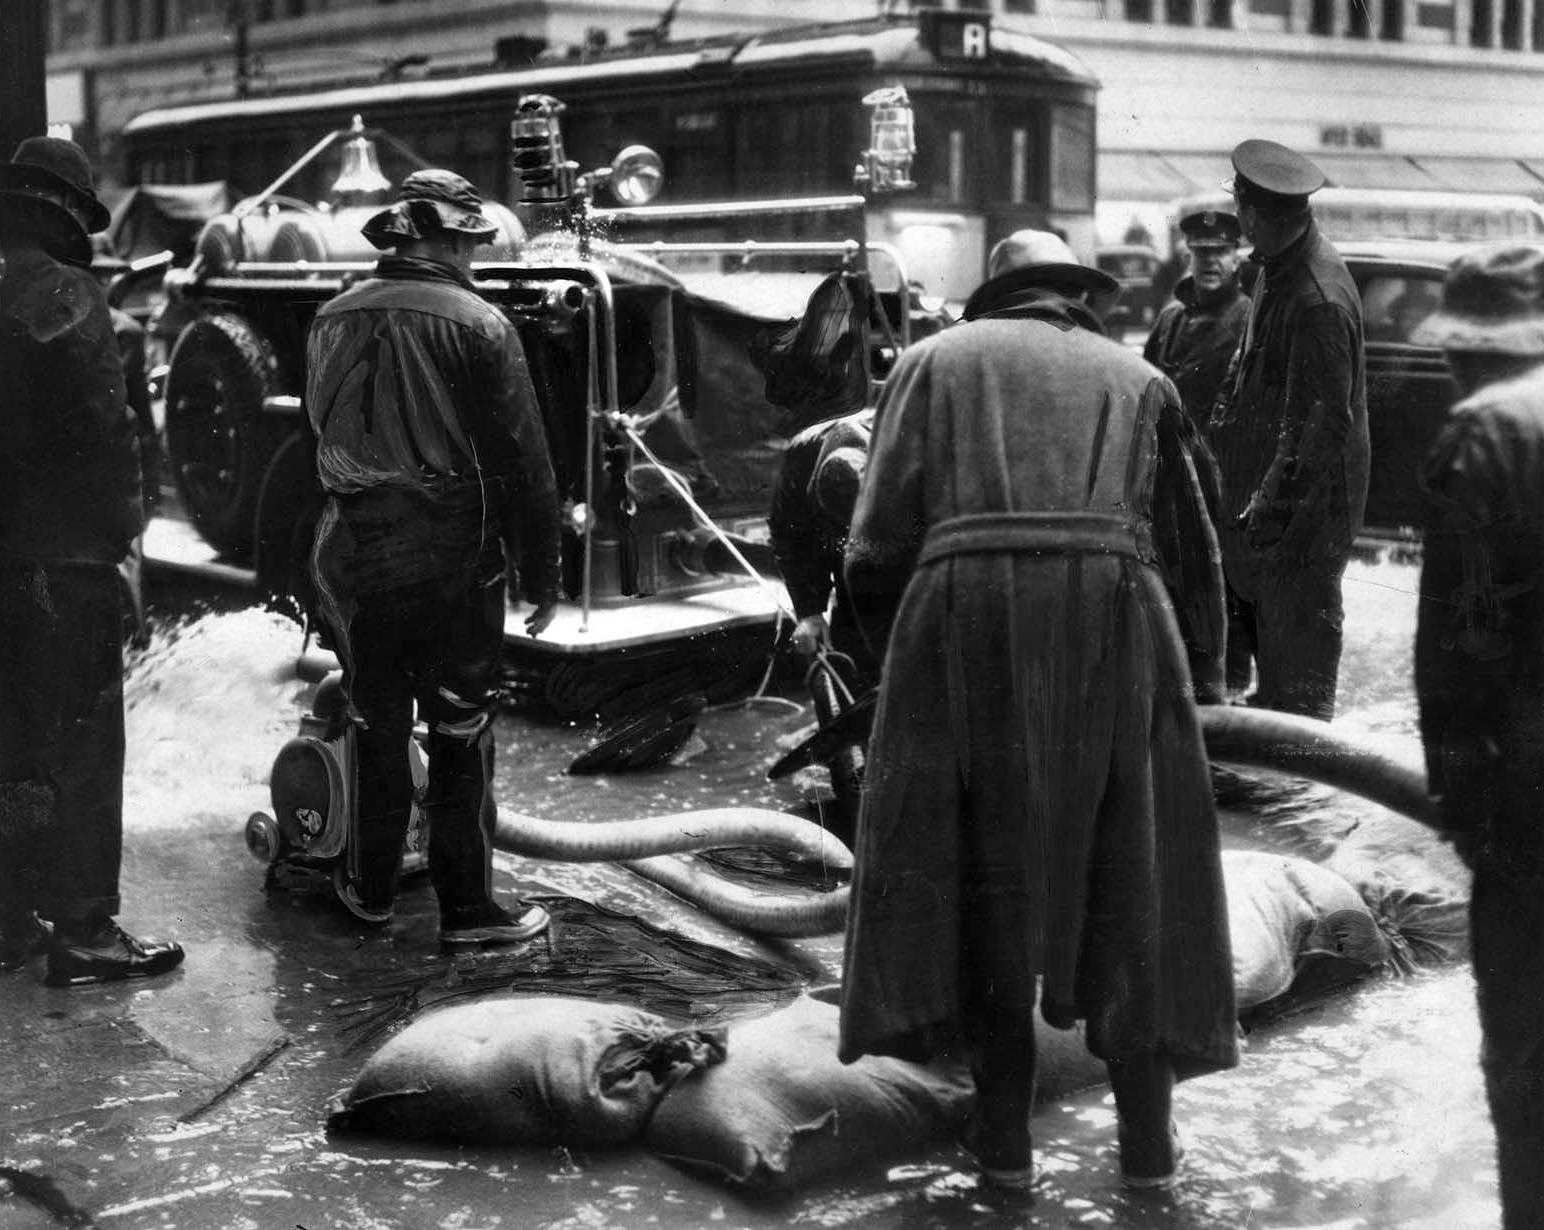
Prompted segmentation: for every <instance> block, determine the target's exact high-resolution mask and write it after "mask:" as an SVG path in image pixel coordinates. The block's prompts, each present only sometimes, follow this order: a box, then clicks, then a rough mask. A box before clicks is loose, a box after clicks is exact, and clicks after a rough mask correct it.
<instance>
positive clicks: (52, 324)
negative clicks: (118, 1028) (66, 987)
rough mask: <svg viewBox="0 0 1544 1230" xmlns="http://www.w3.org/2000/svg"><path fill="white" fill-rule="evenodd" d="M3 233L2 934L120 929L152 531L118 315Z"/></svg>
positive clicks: (88, 281)
mask: <svg viewBox="0 0 1544 1230" xmlns="http://www.w3.org/2000/svg"><path fill="white" fill-rule="evenodd" d="M21 230H22V227H21V225H20V223H19V222H18V221H17V220H16V219H14V218H12V217H9V216H7V217H6V218H4V219H0V235H3V237H4V239H5V245H4V252H3V263H0V388H3V389H4V390H5V392H4V394H3V395H0V424H3V425H4V435H5V442H6V445H5V448H4V449H3V450H0V628H3V629H4V632H3V634H0V851H3V853H0V929H3V930H6V931H10V932H11V933H13V934H22V933H24V931H22V930H20V928H22V927H24V926H25V925H26V920H27V918H28V916H29V914H30V912H31V911H32V910H34V909H36V910H38V911H40V912H41V913H42V914H43V916H44V917H45V918H48V919H50V920H52V921H53V922H55V923H81V922H83V921H85V920H87V919H92V918H97V917H102V916H107V915H111V914H115V913H117V911H118V904H119V901H118V873H119V863H120V858H121V854H122V843H123V755H124V731H123V648H122V637H123V617H122V607H121V595H120V593H119V580H118V573H117V564H118V562H119V561H120V560H121V559H123V557H124V556H125V555H126V554H127V553H128V551H129V548H130V545H131V543H132V542H133V539H134V537H135V535H137V534H138V533H139V532H140V529H141V528H142V527H143V524H144V510H143V508H142V506H141V502H140V476H139V456H138V450H137V447H136V444H135V439H134V428H133V425H132V424H131V422H130V418H129V414H128V411H127V410H126V409H125V407H124V378H123V365H122V363H121V362H120V360H119V357H118V348H117V345H116V343H115V342H114V340H113V328H112V322H111V319H110V318H109V315H108V308H107V300H106V298H105V296H104V295H103V293H102V289H101V287H100V286H99V285H98V284H97V282H96V279H95V278H93V277H92V275H91V272H90V271H89V270H88V269H84V268H80V267H78V266H75V265H72V264H69V263H66V262H63V261H60V260H57V259H55V257H53V256H52V255H50V254H49V253H48V252H46V251H45V250H44V249H43V248H42V247H40V246H38V245H37V244H35V243H33V242H29V241H28V240H27V239H25V238H24V237H23V236H22V235H21V234H20V233H19V232H20V231H21Z"/></svg>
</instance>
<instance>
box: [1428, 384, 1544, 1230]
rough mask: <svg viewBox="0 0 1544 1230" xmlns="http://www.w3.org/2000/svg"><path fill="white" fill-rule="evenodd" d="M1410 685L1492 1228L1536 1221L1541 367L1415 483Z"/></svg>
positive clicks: (1461, 412)
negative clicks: (1466, 1031) (1452, 936)
mask: <svg viewBox="0 0 1544 1230" xmlns="http://www.w3.org/2000/svg"><path fill="white" fill-rule="evenodd" d="M1422 481H1423V484H1424V486H1425V487H1426V490H1427V491H1428V493H1429V495H1430V497H1431V500H1430V503H1431V515H1430V518H1429V520H1428V524H1427V527H1426V534H1425V537H1424V539H1423V548H1422V564H1421V605H1420V615H1419V618H1418V621H1417V624H1416V642H1415V654H1416V656H1415V686H1416V697H1417V699H1418V700H1419V702H1420V710H1421V739H1422V741H1423V743H1424V745H1425V749H1426V764H1427V776H1428V782H1429V787H1430V790H1431V792H1432V793H1433V794H1435V795H1439V796H1440V797H1441V799H1442V804H1443V807H1442V816H1443V822H1444V823H1445V824H1446V826H1447V827H1448V829H1449V830H1450V831H1452V832H1453V833H1455V834H1461V835H1462V836H1463V838H1464V839H1465V847H1464V848H1465V849H1466V850H1467V852H1468V856H1469V860H1470V863H1471V865H1472V866H1473V868H1474V885H1473V890H1472V893H1471V897H1470V907H1469V910H1470V920H1469V921H1470V944H1471V947H1472V951H1473V958H1474V977H1475V984H1476V990H1477V993H1478V999H1479V1009H1480V1024H1481V1027H1482V1029H1483V1031H1484V1038H1485V1041H1484V1047H1483V1050H1482V1054H1481V1066H1482V1067H1483V1068H1484V1070H1485V1078H1486V1091H1487V1095H1488V1097H1489V1100H1490V1108H1491V1117H1492V1119H1493V1120H1494V1122H1495V1125H1496V1134H1497V1143H1498V1157H1499V1160H1500V1169H1501V1199H1502V1208H1503V1210H1504V1216H1503V1222H1504V1224H1505V1225H1507V1226H1514V1225H1515V1226H1534V1225H1537V1224H1538V1212H1539V1210H1540V1209H1541V1208H1544V1195H1541V1190H1540V1180H1539V1172H1538V1158H1539V1148H1540V1125H1539V1106H1540V1103H1541V1099H1544V1017H1541V1016H1540V1013H1539V1004H1540V1002H1541V1001H1544V961H1541V959H1540V945H1539V937H1540V935H1541V934H1544V825H1541V824H1540V822H1539V817H1540V813H1541V811H1544V364H1541V365H1540V366H1537V367H1535V368H1533V369H1532V370H1531V371H1530V372H1528V373H1526V374H1525V375H1522V376H1520V377H1517V378H1515V379H1510V380H1503V381H1499V382H1496V383H1493V384H1489V385H1486V386H1484V387H1483V388H1481V389H1480V390H1479V391H1478V392H1476V393H1475V394H1473V395H1472V396H1470V397H1468V398H1466V399H1465V400H1464V401H1462V402H1460V403H1459V404H1458V405H1457V406H1455V407H1454V408H1453V411H1452V415H1451V418H1450V419H1449V421H1448V424H1447V425H1446V426H1445V427H1444V428H1443V430H1442V432H1441V434H1440V435H1439V436H1438V437H1437V440H1436V442H1435V444H1434V445H1433V447H1432V450H1431V453H1430V455H1429V456H1428V458H1427V461H1426V466H1425V469H1424V471H1423V474H1422Z"/></svg>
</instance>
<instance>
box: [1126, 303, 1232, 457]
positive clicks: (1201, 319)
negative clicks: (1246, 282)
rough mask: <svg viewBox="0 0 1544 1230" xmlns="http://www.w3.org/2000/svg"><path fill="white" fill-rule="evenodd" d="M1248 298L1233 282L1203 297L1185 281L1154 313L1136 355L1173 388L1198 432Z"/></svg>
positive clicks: (1221, 376) (1219, 383)
mask: <svg viewBox="0 0 1544 1230" xmlns="http://www.w3.org/2000/svg"><path fill="white" fill-rule="evenodd" d="M1248 314H1249V296H1248V295H1246V294H1245V293H1244V291H1243V289H1242V288H1241V287H1240V286H1239V284H1238V279H1237V278H1234V279H1233V280H1232V281H1230V282H1229V283H1228V284H1227V285H1226V286H1224V287H1222V288H1221V289H1220V290H1218V291H1217V292H1216V293H1215V294H1213V295H1203V294H1201V293H1200V292H1199V291H1198V290H1197V289H1196V285H1195V279H1194V278H1191V277H1188V276H1187V277H1185V278H1182V279H1181V280H1180V284H1179V285H1178V286H1176V287H1175V288H1174V298H1173V299H1172V300H1170V301H1169V302H1168V303H1166V304H1164V306H1163V310H1162V311H1161V312H1159V313H1158V320H1157V321H1156V322H1155V323H1154V325H1153V331H1152V332H1151V333H1150V334H1148V336H1147V345H1146V346H1144V347H1143V349H1142V357H1143V358H1144V359H1146V360H1147V361H1148V362H1149V363H1151V364H1152V365H1153V366H1154V367H1156V368H1157V369H1158V370H1159V371H1161V372H1162V373H1163V374H1164V375H1165V376H1167V377H1168V378H1169V379H1170V380H1172V381H1174V387H1175V388H1176V389H1178V390H1179V399H1180V402H1181V403H1182V404H1183V405H1184V407H1185V413H1186V414H1188V415H1190V417H1191V418H1192V419H1193V420H1194V421H1195V422H1196V423H1198V424H1200V425H1201V426H1202V427H1203V428H1204V427H1205V425H1206V421H1207V419H1208V418H1209V417H1210V415H1211V412H1212V405H1213V404H1214V403H1215V402H1216V400H1217V394H1218V392H1219V391H1220V390H1221V389H1222V382H1223V380H1224V378H1225V377H1226V376H1227V374H1228V365H1229V363H1230V362H1231V361H1232V359H1233V352H1234V351H1235V350H1237V349H1238V343H1239V339H1240V338H1242V337H1243V336H1244V318H1245V317H1246V316H1247V315H1248Z"/></svg>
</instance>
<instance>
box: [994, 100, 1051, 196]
mask: <svg viewBox="0 0 1544 1230" xmlns="http://www.w3.org/2000/svg"><path fill="white" fill-rule="evenodd" d="M1045 110H1046V109H1045V104H1043V103H1037V102H1030V101H1026V100H1022V99H1020V100H1014V101H1005V102H998V103H995V104H993V105H992V106H991V107H990V109H989V110H988V112H987V124H986V128H985V133H984V136H983V138H982V139H983V142H984V147H985V149H986V150H987V156H986V158H985V159H984V160H983V161H984V165H983V166H982V169H981V173H982V174H983V175H984V176H985V185H984V186H985V189H986V199H987V200H988V201H990V202H991V203H993V204H994V205H1039V204H1044V202H1045Z"/></svg>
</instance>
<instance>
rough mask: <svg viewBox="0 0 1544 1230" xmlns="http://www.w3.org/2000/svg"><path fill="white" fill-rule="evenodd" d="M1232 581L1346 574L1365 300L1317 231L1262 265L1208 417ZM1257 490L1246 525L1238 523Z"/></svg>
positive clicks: (1361, 470)
mask: <svg viewBox="0 0 1544 1230" xmlns="http://www.w3.org/2000/svg"><path fill="white" fill-rule="evenodd" d="M1206 435H1207V440H1208V442H1209V443H1210V444H1211V446H1212V450H1213V451H1214V452H1215V453H1216V455H1217V464H1218V467H1219V468H1220V470H1221V473H1222V507H1221V509H1220V512H1219V517H1218V524H1217V529H1218V533H1219V535H1220V537H1221V540H1222V553H1223V559H1224V561H1225V562H1226V564H1227V569H1228V580H1229V581H1230V582H1232V584H1233V585H1234V586H1235V588H1238V589H1239V590H1240V592H1243V593H1246V594H1247V593H1248V592H1250V589H1251V588H1252V587H1250V586H1249V585H1248V572H1249V571H1250V570H1259V569H1269V570H1272V571H1276V572H1280V571H1281V570H1290V569H1295V568H1320V569H1330V570H1335V569H1339V568H1342V567H1344V565H1345V561H1346V557H1347V555H1348V554H1349V552H1350V550H1351V544H1352V541H1353V540H1354V539H1355V537H1356V535H1357V532H1358V531H1359V530H1360V529H1361V528H1362V513H1363V511H1364V509H1365V507H1366V504H1367V477H1368V465H1369V445H1368V437H1367V391H1366V373H1365V371H1364V365H1363V358H1362V300H1361V296H1360V295H1359V294H1358V293H1357V289H1356V283H1355V282H1354V281H1353V280H1352V278H1351V274H1350V273H1349V272H1348V271H1347V269H1346V264H1345V262H1344V261H1343V260H1341V258H1340V254H1339V253H1337V252H1336V251H1335V249H1334V247H1333V245H1331V243H1330V242H1329V240H1327V239H1325V238H1324V236H1323V235H1321V234H1320V233H1319V230H1318V227H1317V226H1316V225H1315V224H1313V223H1310V224H1309V227H1308V230H1307V232H1306V233H1305V234H1304V235H1303V236H1302V238H1301V239H1299V240H1298V241H1297V242H1295V243H1294V244H1292V245H1291V246H1290V247H1289V248H1288V249H1287V250H1286V251H1285V252H1282V253H1279V254H1278V255H1276V256H1274V257H1272V258H1271V259H1270V260H1269V261H1267V262H1266V263H1265V265H1264V268H1263V270H1262V272H1261V274H1260V277H1259V278H1258V280H1257V281H1256V284H1255V291H1254V306H1253V308H1252V309H1251V318H1250V320H1249V321H1248V322H1247V323H1246V326H1245V335H1244V341H1243V343H1242V345H1241V346H1240V348H1239V351H1238V353H1237V355H1236V356H1235V359H1234V362H1233V364H1232V365H1231V368H1230V370H1229V373H1228V376H1227V378H1226V379H1225V380H1224V382H1223V389H1222V392H1221V393H1220V394H1219V396H1218V400H1217V403H1216V405H1215V406H1214V407H1213V409H1212V414H1211V422H1210V426H1209V428H1208V429H1207V432H1206ZM1257 494H1258V496H1259V498H1260V502H1261V505H1262V508H1261V510H1260V512H1259V513H1258V514H1257V515H1256V516H1255V517H1254V519H1253V524H1252V525H1251V526H1250V527H1249V528H1248V529H1246V528H1245V527H1243V526H1241V525H1239V524H1238V518H1239V516H1240V515H1241V514H1242V513H1243V512H1244V511H1245V509H1247V508H1248V507H1249V504H1250V501H1251V500H1252V499H1254V498H1255V496H1256V495H1257Z"/></svg>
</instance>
